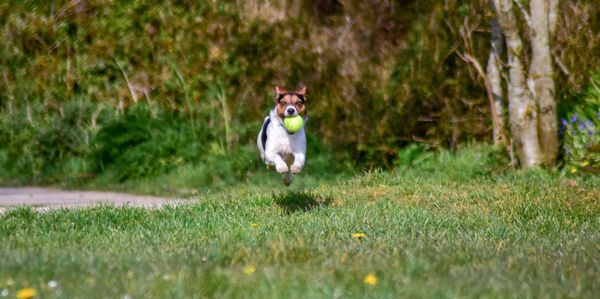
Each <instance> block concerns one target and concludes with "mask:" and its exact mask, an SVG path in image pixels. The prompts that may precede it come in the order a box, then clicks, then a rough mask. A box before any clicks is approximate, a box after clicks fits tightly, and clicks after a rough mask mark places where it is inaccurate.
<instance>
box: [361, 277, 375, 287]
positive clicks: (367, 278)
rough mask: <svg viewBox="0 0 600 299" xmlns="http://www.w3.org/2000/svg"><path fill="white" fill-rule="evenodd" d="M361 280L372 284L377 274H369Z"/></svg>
mask: <svg viewBox="0 0 600 299" xmlns="http://www.w3.org/2000/svg"><path fill="white" fill-rule="evenodd" d="M363 281H364V282H365V283H366V284H369V285H372V286H373V285H375V284H376V283H377V276H375V274H369V275H367V276H365V279H364V280H363Z"/></svg>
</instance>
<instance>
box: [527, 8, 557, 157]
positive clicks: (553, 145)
mask: <svg viewBox="0 0 600 299" xmlns="http://www.w3.org/2000/svg"><path fill="white" fill-rule="evenodd" d="M555 2H556V1H555ZM553 5H556V4H553ZM530 10H531V27H532V28H531V31H532V37H531V52H532V60H531V67H530V70H529V75H530V80H532V82H533V90H532V92H533V95H534V98H535V101H536V103H537V105H538V113H539V116H538V119H539V122H538V124H539V135H540V136H539V137H540V146H541V150H542V160H543V163H544V164H546V165H548V166H552V165H554V163H555V162H556V156H557V154H558V149H559V144H558V127H557V126H558V124H557V123H558V119H557V115H556V101H555V99H554V79H553V78H554V71H553V69H552V57H551V56H550V55H551V54H550V33H551V32H554V30H553V29H551V27H550V25H549V20H550V19H551V18H550V9H549V1H548V0H531V1H530ZM553 10H554V11H553V12H552V14H553V15H554V16H553V17H552V19H553V21H552V22H553V26H556V17H555V15H556V7H555V8H553Z"/></svg>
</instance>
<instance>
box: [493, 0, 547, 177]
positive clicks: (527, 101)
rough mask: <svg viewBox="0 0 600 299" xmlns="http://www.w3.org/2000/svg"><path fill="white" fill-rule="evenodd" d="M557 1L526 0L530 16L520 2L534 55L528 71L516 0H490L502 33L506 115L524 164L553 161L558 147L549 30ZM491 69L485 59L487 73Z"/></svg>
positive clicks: (520, 158) (526, 165) (534, 164)
mask: <svg viewBox="0 0 600 299" xmlns="http://www.w3.org/2000/svg"><path fill="white" fill-rule="evenodd" d="M549 2H552V3H549ZM557 2H558V0H530V10H531V16H529V15H527V12H526V11H525V9H523V8H522V7H521V11H522V12H523V14H524V19H525V20H526V21H527V23H528V24H527V25H528V26H529V31H530V32H531V39H530V40H531V54H532V57H531V59H530V61H531V64H530V66H529V72H528V74H527V77H526V73H525V67H524V50H523V38H522V37H521V34H520V32H519V28H520V27H521V26H520V24H519V21H518V19H517V16H516V10H517V9H516V8H515V7H514V5H513V4H514V3H517V4H519V2H514V3H513V0H493V3H492V4H493V6H495V8H496V9H497V11H496V15H497V18H498V24H499V25H500V28H501V30H502V33H503V34H504V36H505V38H506V47H507V67H508V84H507V86H508V118H509V123H510V130H511V134H512V138H513V140H514V141H515V145H516V148H517V154H518V157H519V160H520V162H521V166H522V167H523V168H527V167H531V166H538V165H541V164H542V163H544V164H546V165H553V164H554V163H555V161H556V155H557V153H558V135H557V116H556V102H555V99H554V80H553V69H552V61H551V56H550V35H551V32H554V30H555V27H556V10H557V6H558V5H557ZM492 26H493V25H492ZM492 50H494V47H493V49H492ZM490 55H491V54H490ZM492 72H493V67H492ZM490 74H491V73H490V67H489V65H488V77H489V75H490Z"/></svg>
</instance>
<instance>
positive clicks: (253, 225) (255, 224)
mask: <svg viewBox="0 0 600 299" xmlns="http://www.w3.org/2000/svg"><path fill="white" fill-rule="evenodd" d="M250 225H251V226H252V227H257V226H258V223H252V224H250Z"/></svg>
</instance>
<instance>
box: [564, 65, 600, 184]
mask: <svg viewBox="0 0 600 299" xmlns="http://www.w3.org/2000/svg"><path fill="white" fill-rule="evenodd" d="M591 78H592V80H591V84H590V86H589V87H588V89H587V91H586V92H585V93H583V94H581V95H574V96H573V97H572V99H571V100H570V102H571V104H572V105H571V106H569V107H564V109H565V110H567V109H568V110H567V111H568V112H567V113H568V114H567V115H566V116H567V117H566V118H562V119H561V128H560V131H559V133H560V134H561V136H562V137H563V143H564V145H563V149H564V155H565V157H564V158H565V163H566V165H567V166H568V167H567V168H568V169H569V170H570V171H571V172H576V171H577V169H583V170H586V171H589V172H593V173H597V172H600V89H598V85H599V84H600V72H596V73H592V77H591Z"/></svg>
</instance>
